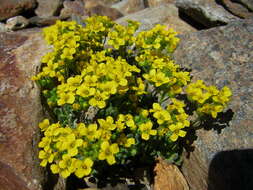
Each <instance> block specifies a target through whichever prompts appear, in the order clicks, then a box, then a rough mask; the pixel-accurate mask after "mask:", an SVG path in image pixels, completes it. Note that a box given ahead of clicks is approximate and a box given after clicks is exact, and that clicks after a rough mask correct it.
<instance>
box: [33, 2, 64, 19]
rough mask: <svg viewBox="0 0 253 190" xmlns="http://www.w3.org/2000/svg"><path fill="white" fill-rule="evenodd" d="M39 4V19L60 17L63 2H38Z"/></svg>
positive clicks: (37, 11)
mask: <svg viewBox="0 0 253 190" xmlns="http://www.w3.org/2000/svg"><path fill="white" fill-rule="evenodd" d="M37 2H38V7H37V9H36V10H35V13H36V15H37V16H39V17H50V16H57V15H59V13H60V9H61V8H62V2H63V0H53V1H52V0H37Z"/></svg>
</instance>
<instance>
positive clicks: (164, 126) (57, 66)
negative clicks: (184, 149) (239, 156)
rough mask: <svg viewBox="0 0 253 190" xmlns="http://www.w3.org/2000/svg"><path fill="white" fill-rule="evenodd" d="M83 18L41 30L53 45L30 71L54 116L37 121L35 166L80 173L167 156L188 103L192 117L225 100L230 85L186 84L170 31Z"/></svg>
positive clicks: (217, 108) (184, 124) (213, 112)
mask: <svg viewBox="0 0 253 190" xmlns="http://www.w3.org/2000/svg"><path fill="white" fill-rule="evenodd" d="M84 22H85V23H86V26H85V27H82V26H81V25H79V24H77V23H76V22H74V21H72V22H61V21H58V22H57V23H56V24H55V25H53V26H50V27H48V28H45V29H44V30H43V32H44V37H45V40H46V41H47V42H48V44H50V45H52V47H53V51H51V52H49V53H47V54H46V55H45V56H44V57H43V58H42V71H41V72H40V73H39V74H37V75H36V76H34V77H33V80H35V81H37V82H38V83H39V85H40V86H41V88H42V92H43V93H42V94H43V96H44V99H45V100H46V102H47V105H48V107H49V108H50V110H51V111H52V113H53V116H54V117H52V118H55V120H53V119H51V120H50V121H49V119H44V120H43V121H42V122H41V123H40V124H39V127H40V129H41V131H42V133H43V135H44V136H43V138H42V139H41V141H40V143H39V145H38V146H39V147H40V148H41V150H40V152H39V158H40V159H41V163H40V165H41V166H43V167H45V166H46V165H47V164H49V165H50V168H51V170H52V172H53V173H54V174H56V173H59V174H60V175H61V176H62V177H64V178H67V177H68V176H69V175H70V174H75V175H76V176H77V177H79V178H83V177H84V176H88V175H92V174H94V173H96V171H97V170H96V168H99V166H101V165H114V164H126V163H129V162H130V161H131V160H133V159H134V158H136V157H141V158H142V159H146V158H150V159H155V158H156V157H157V156H162V157H164V158H165V159H170V158H171V157H173V155H175V154H177V153H178V150H179V149H178V142H179V140H180V138H184V137H185V136H186V133H187V131H188V128H191V127H192V126H191V122H192V121H191V119H190V118H196V117H190V113H188V112H187V109H186V108H187V105H186V102H185V101H189V102H191V104H192V105H194V108H195V112H194V113H196V114H195V115H198V118H197V119H199V118H201V117H203V116H206V115H210V116H211V117H213V118H216V117H217V114H218V113H219V112H222V111H223V110H224V108H225V107H226V106H227V103H228V102H229V99H230V96H231V91H230V89H229V88H228V87H226V86H225V87H224V88H222V89H221V90H219V89H217V88H216V87H215V86H207V85H205V83H204V82H203V81H201V80H198V81H196V82H191V77H190V73H189V72H186V71H185V70H183V69H182V68H180V66H179V65H177V64H175V63H174V61H173V60H172V58H171V54H172V53H173V51H174V50H175V48H176V46H177V44H178V42H179V39H178V38H177V37H176V32H175V31H174V30H173V29H167V28H166V27H165V26H162V25H156V26H155V27H154V28H152V29H151V30H148V31H142V32H139V33H138V34H135V32H136V30H137V29H138V27H139V23H138V22H135V21H130V20H129V21H128V25H127V26H122V25H119V24H117V23H115V22H113V21H111V20H110V19H108V18H107V17H104V16H93V17H89V18H87V19H86V20H85V21H84ZM182 95H183V96H185V97H187V98H186V99H180V98H179V97H182ZM191 114H192V113H191Z"/></svg>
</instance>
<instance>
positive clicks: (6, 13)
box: [0, 0, 36, 21]
mask: <svg viewBox="0 0 253 190" xmlns="http://www.w3.org/2000/svg"><path fill="white" fill-rule="evenodd" d="M35 6H36V0H1V1H0V21H2V20H5V19H8V18H11V17H14V16H17V15H18V14H20V13H22V12H24V11H27V10H31V9H33V8H35Z"/></svg>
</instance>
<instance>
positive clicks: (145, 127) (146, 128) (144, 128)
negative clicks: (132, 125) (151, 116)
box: [139, 121, 157, 140]
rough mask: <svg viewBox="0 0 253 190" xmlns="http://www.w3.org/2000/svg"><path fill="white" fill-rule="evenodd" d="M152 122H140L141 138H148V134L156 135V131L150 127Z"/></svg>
mask: <svg viewBox="0 0 253 190" xmlns="http://www.w3.org/2000/svg"><path fill="white" fill-rule="evenodd" d="M152 126H153V123H152V122H151V121H148V122H147V123H142V124H140V126H139V127H140V131H141V138H142V139H144V140H148V139H149V136H150V135H156V134H157V131H156V130H154V129H152Z"/></svg>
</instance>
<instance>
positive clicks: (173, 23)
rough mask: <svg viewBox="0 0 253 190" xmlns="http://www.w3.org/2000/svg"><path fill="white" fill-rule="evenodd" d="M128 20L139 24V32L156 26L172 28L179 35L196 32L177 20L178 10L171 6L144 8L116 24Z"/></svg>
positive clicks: (124, 22)
mask: <svg viewBox="0 0 253 190" xmlns="http://www.w3.org/2000/svg"><path fill="white" fill-rule="evenodd" d="M128 19H130V20H135V21H139V22H141V25H140V28H139V31H142V30H149V29H151V28H153V27H154V26H155V25H156V24H164V25H168V27H172V28H174V29H175V30H176V31H177V32H179V33H186V32H194V31H196V29H194V28H193V27H191V26H190V25H188V24H187V23H185V22H184V21H182V20H181V19H180V18H179V16H178V9H177V7H175V5H173V4H166V5H162V6H159V7H154V8H146V9H144V10H142V11H139V12H136V13H133V14H129V15H127V16H124V17H122V18H120V19H118V20H117V21H116V22H117V23H119V24H126V21H127V20H128Z"/></svg>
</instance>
